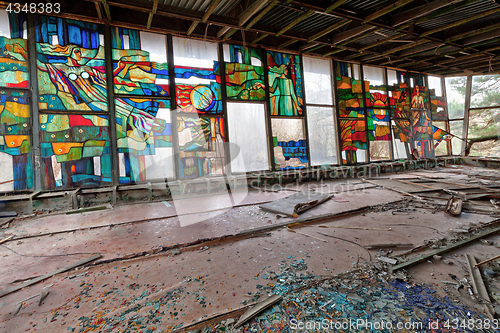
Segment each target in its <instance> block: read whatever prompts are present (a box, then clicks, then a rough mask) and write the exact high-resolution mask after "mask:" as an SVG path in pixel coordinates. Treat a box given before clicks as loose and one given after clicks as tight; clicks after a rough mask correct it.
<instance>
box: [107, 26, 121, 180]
mask: <svg viewBox="0 0 500 333" xmlns="http://www.w3.org/2000/svg"><path fill="white" fill-rule="evenodd" d="M104 59H105V64H106V88H107V97H108V113H109V141H110V149H111V180H112V183H113V185H115V186H117V185H118V184H119V183H120V180H119V177H120V170H119V169H118V168H119V161H118V142H117V140H118V138H117V135H116V114H115V87H114V83H113V81H114V80H113V58H112V50H111V26H110V25H109V24H106V25H104Z"/></svg>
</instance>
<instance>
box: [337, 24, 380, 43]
mask: <svg viewBox="0 0 500 333" xmlns="http://www.w3.org/2000/svg"><path fill="white" fill-rule="evenodd" d="M374 28H375V29H373V30H372V29H370V30H368V31H367V32H365V33H362V34H359V35H357V36H356V37H354V38H350V39H348V40H346V41H343V42H342V43H339V44H338V46H344V45H347V44H349V43H353V42H355V41H357V40H360V39H361V38H364V37H366V36H368V35H371V34H373V33H375V32H377V31H380V30H382V28H377V27H374Z"/></svg>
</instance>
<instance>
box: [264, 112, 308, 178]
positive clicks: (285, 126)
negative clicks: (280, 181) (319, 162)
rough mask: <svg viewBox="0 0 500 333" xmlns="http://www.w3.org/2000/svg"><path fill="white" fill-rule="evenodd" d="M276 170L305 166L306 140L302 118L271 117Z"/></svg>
mask: <svg viewBox="0 0 500 333" xmlns="http://www.w3.org/2000/svg"><path fill="white" fill-rule="evenodd" d="M271 126H272V135H273V143H274V159H275V165H276V170H292V169H303V168H306V167H307V161H308V158H307V142H306V137H305V134H304V121H303V120H302V119H286V118H273V119H271Z"/></svg>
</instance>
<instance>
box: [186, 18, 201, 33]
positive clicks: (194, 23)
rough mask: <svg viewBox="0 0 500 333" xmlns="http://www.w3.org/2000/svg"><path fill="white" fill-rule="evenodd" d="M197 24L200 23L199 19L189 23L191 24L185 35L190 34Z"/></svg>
mask: <svg viewBox="0 0 500 333" xmlns="http://www.w3.org/2000/svg"><path fill="white" fill-rule="evenodd" d="M198 24H200V21H194V22H193V23H191V26H190V27H189V29H188V31H187V35H188V36H189V35H191V34H192V33H193V31H194V29H196V27H197V26H198Z"/></svg>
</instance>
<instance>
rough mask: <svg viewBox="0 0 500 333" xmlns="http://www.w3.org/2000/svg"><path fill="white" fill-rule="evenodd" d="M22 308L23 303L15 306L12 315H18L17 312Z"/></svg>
mask: <svg viewBox="0 0 500 333" xmlns="http://www.w3.org/2000/svg"><path fill="white" fill-rule="evenodd" d="M22 307H23V303H22V302H21V303H19V304H18V305H17V306H16V309H15V310H14V312H12V315H13V316H15V315H16V314H18V313H19V311H21V308H22Z"/></svg>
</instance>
